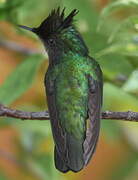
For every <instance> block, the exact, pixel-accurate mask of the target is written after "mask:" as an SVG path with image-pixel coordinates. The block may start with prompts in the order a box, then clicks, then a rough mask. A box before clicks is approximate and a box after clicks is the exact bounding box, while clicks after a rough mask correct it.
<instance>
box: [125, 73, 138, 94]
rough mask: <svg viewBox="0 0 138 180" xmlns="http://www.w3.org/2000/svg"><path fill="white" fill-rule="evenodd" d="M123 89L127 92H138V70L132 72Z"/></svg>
mask: <svg viewBox="0 0 138 180" xmlns="http://www.w3.org/2000/svg"><path fill="white" fill-rule="evenodd" d="M122 89H123V90H124V91H126V92H131V93H138V70H136V71H134V72H132V74H131V76H130V77H129V79H128V80H127V81H126V82H125V84H124V85H123V87H122Z"/></svg>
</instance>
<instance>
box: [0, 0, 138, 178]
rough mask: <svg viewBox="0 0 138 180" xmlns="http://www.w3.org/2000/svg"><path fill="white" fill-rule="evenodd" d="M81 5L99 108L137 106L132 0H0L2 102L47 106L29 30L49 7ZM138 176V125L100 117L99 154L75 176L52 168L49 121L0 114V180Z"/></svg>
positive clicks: (136, 15)
mask: <svg viewBox="0 0 138 180" xmlns="http://www.w3.org/2000/svg"><path fill="white" fill-rule="evenodd" d="M59 5H60V6H61V7H64V6H65V7H66V12H67V13H69V12H70V11H71V10H72V9H73V8H76V9H78V10H79V14H78V15H77V16H76V22H75V23H76V26H77V28H78V30H79V31H80V32H81V34H82V35H83V37H84V39H85V41H86V43H87V45H88V47H89V50H90V54H91V56H93V57H94V58H96V59H97V61H98V62H99V64H100V65H101V68H102V70H103V74H104V104H103V110H112V111H127V110H132V111H138V11H137V10H138V0H39V1H38V0H28V1H24V0H0V103H2V104H4V105H7V106H9V107H12V108H16V109H21V110H25V111H42V110H47V103H46V100H45V99H46V97H45V90H44V84H43V80H44V74H45V72H46V69H47V66H48V58H47V55H46V53H44V48H43V46H42V43H41V42H40V40H38V38H37V37H36V36H35V35H33V34H32V33H30V32H27V31H23V30H20V29H19V28H18V27H17V24H23V25H27V26H30V27H35V26H38V25H39V24H40V22H41V21H42V20H43V19H44V18H45V17H47V15H48V14H49V12H50V11H51V9H53V8H56V7H58V6H59ZM19 179H20V180H47V179H50V180H83V179H86V180H138V123H134V122H123V121H115V120H102V123H101V133H100V138H99V143H98V147H97V151H96V153H95V155H94V157H93V159H92V161H91V162H90V163H89V165H88V166H87V167H86V168H85V169H84V170H82V171H81V172H79V173H76V174H74V173H71V172H70V173H67V174H61V173H59V172H58V171H57V170H56V169H55V167H54V161H53V140H52V136H51V129H50V124H49V122H48V121H37V120H36V121H21V120H19V119H13V118H5V117H1V118H0V180H19Z"/></svg>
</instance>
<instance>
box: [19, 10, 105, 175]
mask: <svg viewBox="0 0 138 180" xmlns="http://www.w3.org/2000/svg"><path fill="white" fill-rule="evenodd" d="M64 12H65V8H64V9H63V10H62V11H61V10H60V8H58V9H54V10H52V12H51V13H50V15H49V16H48V17H47V18H46V19H45V20H44V21H43V22H42V23H41V24H40V26H39V27H37V28H29V27H26V26H22V25H19V26H20V27H21V28H24V29H27V30H30V31H32V32H34V33H35V34H37V35H38V37H39V38H40V39H41V40H42V42H43V44H44V46H45V48H46V51H47V53H48V56H49V67H48V70H47V72H46V75H45V81H44V84H45V87H46V95H47V101H48V109H49V113H50V122H51V127H52V133H53V138H54V142H55V152H54V155H55V166H56V168H57V169H58V170H59V171H61V172H64V173H65V172H67V171H69V170H71V171H74V172H78V171H80V170H81V169H82V168H84V167H85V166H86V165H87V164H88V162H89V160H90V158H91V157H92V155H93V154H94V152H95V149H96V144H97V141H98V137H99V130H100V116H101V106H102V92H103V81H102V71H101V69H100V66H99V64H98V63H97V62H96V61H95V60H94V59H93V58H91V57H90V56H89V51H88V48H87V46H86V44H85V42H84V40H83V38H82V36H81V35H80V33H79V32H78V31H77V30H76V28H75V26H74V24H73V18H74V16H75V15H76V14H77V13H78V11H77V10H76V9H74V10H73V11H72V12H71V13H70V14H69V15H68V16H67V17H65V13H64Z"/></svg>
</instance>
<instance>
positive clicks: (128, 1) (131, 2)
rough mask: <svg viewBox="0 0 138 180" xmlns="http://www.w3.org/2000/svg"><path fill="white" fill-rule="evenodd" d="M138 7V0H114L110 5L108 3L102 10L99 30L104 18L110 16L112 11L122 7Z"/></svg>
mask: <svg viewBox="0 0 138 180" xmlns="http://www.w3.org/2000/svg"><path fill="white" fill-rule="evenodd" d="M130 7H131V8H137V7H138V1H137V0H118V1H113V2H112V3H110V4H109V5H107V6H106V7H105V8H103V10H102V12H101V18H100V21H99V24H98V27H97V30H98V31H99V30H100V28H101V26H102V24H103V23H104V20H105V18H106V17H107V16H109V15H110V14H111V13H112V12H114V11H116V10H119V9H122V8H130Z"/></svg>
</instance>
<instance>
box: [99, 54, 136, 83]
mask: <svg viewBox="0 0 138 180" xmlns="http://www.w3.org/2000/svg"><path fill="white" fill-rule="evenodd" d="M97 54H98V53H97ZM97 56H98V55H97ZM99 62H100V65H101V68H102V71H103V74H104V77H105V78H106V79H108V80H116V79H117V78H118V77H119V76H120V75H124V76H129V75H130V73H131V72H132V71H133V70H134V68H133V66H132V65H131V63H130V62H129V61H128V60H127V59H126V58H125V57H123V56H121V55H118V54H116V53H113V54H108V55H106V56H102V57H101V61H99Z"/></svg>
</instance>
